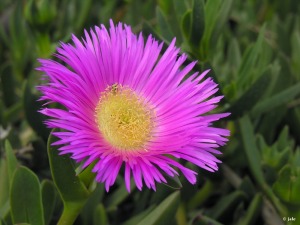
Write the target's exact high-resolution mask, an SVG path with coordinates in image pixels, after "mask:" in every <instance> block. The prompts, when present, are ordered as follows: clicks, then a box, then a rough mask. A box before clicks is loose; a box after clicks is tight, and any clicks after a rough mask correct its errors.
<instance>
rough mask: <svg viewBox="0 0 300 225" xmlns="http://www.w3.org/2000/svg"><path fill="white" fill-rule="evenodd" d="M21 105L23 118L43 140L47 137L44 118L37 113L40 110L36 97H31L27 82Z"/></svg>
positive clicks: (47, 132)
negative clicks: (23, 112)
mask: <svg viewBox="0 0 300 225" xmlns="http://www.w3.org/2000/svg"><path fill="white" fill-rule="evenodd" d="M23 95H24V96H23V104H24V110H25V116H26V119H27V121H28V123H29V125H30V126H31V127H32V128H33V129H34V130H35V132H36V133H37V134H38V135H40V136H41V137H42V138H43V139H44V140H47V138H48V136H49V129H47V128H46V126H45V125H44V124H43V122H44V121H45V120H46V117H45V116H44V115H42V114H41V113H39V112H38V110H40V109H41V105H40V103H39V102H38V101H37V99H38V97H37V96H35V95H33V94H32V93H31V90H30V86H29V83H28V82H25V84H24V89H23Z"/></svg>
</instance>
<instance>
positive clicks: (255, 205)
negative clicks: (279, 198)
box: [238, 193, 262, 225]
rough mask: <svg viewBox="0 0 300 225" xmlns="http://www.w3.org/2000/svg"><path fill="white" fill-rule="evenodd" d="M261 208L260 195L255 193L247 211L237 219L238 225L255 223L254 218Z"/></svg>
mask: <svg viewBox="0 0 300 225" xmlns="http://www.w3.org/2000/svg"><path fill="white" fill-rule="evenodd" d="M261 208H262V195H261V194H259V193H258V194H256V195H255V197H254V198H253V199H252V201H251V203H250V205H249V207H248V209H247V212H246V213H245V215H244V216H243V217H242V218H241V219H240V220H239V222H238V224H239V225H252V224H253V225H254V224H256V219H257V217H258V216H259V214H260V210H261Z"/></svg>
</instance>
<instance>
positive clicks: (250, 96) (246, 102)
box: [226, 70, 271, 119]
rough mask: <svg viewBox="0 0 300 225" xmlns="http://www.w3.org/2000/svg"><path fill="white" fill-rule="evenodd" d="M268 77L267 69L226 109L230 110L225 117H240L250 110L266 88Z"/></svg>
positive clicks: (269, 75) (268, 81)
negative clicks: (229, 113) (228, 114)
mask: <svg viewBox="0 0 300 225" xmlns="http://www.w3.org/2000/svg"><path fill="white" fill-rule="evenodd" d="M270 79H271V74H270V73H269V70H267V71H266V72H265V73H263V74H262V75H261V76H260V78H259V79H257V80H256V81H255V83H254V84H253V85H252V86H251V87H250V88H249V89H248V90H247V91H246V92H245V93H244V94H243V95H242V96H241V97H240V98H239V99H238V100H237V101H236V102H235V103H233V104H232V106H231V107H230V108H229V109H226V111H227V112H231V115H230V116H229V118H227V119H234V118H237V117H240V116H242V115H243V114H245V112H247V111H249V110H251V109H252V108H253V107H254V106H255V105H256V103H257V102H258V101H259V99H260V98H261V96H262V95H263V94H264V93H265V91H266V90H267V86H268V85H269V84H270Z"/></svg>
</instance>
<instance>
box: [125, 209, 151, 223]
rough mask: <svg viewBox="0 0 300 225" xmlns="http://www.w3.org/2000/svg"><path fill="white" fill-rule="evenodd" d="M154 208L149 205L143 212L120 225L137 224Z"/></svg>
mask: <svg viewBox="0 0 300 225" xmlns="http://www.w3.org/2000/svg"><path fill="white" fill-rule="evenodd" d="M154 208H155V206H154V205H151V206H150V207H148V208H147V209H146V210H144V211H143V212H141V213H139V214H137V215H135V216H133V217H131V218H130V219H129V220H127V221H126V222H124V223H123V224H122V225H136V224H138V223H139V222H140V221H141V220H142V219H143V218H145V217H146V216H147V215H148V214H149V213H150V212H151V211H152V210H153V209H154Z"/></svg>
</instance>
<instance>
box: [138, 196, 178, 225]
mask: <svg viewBox="0 0 300 225" xmlns="http://www.w3.org/2000/svg"><path fill="white" fill-rule="evenodd" d="M178 204H179V192H177V191H176V192H174V193H173V194H171V195H169V196H168V197H167V198H166V199H165V200H164V201H163V202H162V203H160V204H159V205H158V206H157V207H156V208H155V209H154V210H153V211H152V212H151V213H149V214H148V215H147V216H146V217H145V218H144V219H143V220H142V221H140V222H139V223H138V225H154V224H155V225H164V224H170V223H172V222H171V221H173V220H174V215H175V212H176V210H177V208H178Z"/></svg>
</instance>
